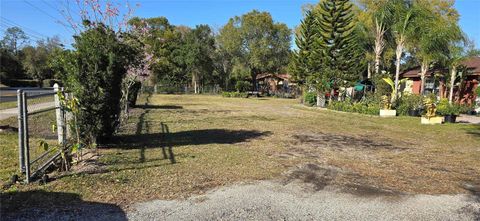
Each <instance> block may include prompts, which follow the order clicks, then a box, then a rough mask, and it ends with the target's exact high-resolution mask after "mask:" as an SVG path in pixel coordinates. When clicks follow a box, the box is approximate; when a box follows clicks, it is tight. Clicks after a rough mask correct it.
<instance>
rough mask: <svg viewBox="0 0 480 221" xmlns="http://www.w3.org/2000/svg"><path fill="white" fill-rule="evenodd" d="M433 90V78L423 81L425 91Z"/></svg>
mask: <svg viewBox="0 0 480 221" xmlns="http://www.w3.org/2000/svg"><path fill="white" fill-rule="evenodd" d="M434 88H435V81H434V80H433V78H427V79H425V89H428V90H433V89H434Z"/></svg>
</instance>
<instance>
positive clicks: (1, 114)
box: [0, 101, 55, 120]
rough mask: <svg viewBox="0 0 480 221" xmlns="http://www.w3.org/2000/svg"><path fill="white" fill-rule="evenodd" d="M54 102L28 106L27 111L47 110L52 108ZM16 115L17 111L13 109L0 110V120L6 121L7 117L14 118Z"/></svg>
mask: <svg viewBox="0 0 480 221" xmlns="http://www.w3.org/2000/svg"><path fill="white" fill-rule="evenodd" d="M54 106H55V102H53V101H52V102H46V103H41V104H33V105H29V106H28V109H29V110H42V109H47V108H50V107H54ZM17 114H18V109H17V108H16V107H15V108H9V109H4V110H0V120H4V119H7V118H9V117H16V116H17Z"/></svg>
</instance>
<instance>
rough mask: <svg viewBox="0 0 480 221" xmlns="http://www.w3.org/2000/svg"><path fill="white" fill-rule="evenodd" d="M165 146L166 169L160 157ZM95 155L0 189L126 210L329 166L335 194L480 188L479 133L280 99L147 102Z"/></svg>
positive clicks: (12, 155)
mask: <svg viewBox="0 0 480 221" xmlns="http://www.w3.org/2000/svg"><path fill="white" fill-rule="evenodd" d="M140 102H144V101H140ZM42 121H44V122H43V123H42ZM47 121H48V120H46V118H45V119H44V118H40V119H37V121H35V122H36V123H37V124H47V123H46V122H47ZM1 123H2V124H5V122H1ZM10 123H12V124H13V123H14V120H12V121H11V122H10ZM167 127H168V132H167V130H166V128H167ZM0 140H1V142H0V150H1V153H0V157H1V160H2V164H1V168H0V178H1V179H2V181H5V180H6V179H7V178H8V177H9V176H10V175H11V173H13V172H14V171H16V167H18V166H17V165H16V160H17V154H18V153H17V150H16V145H14V144H16V133H2V134H1V135H0ZM169 148H171V150H172V152H173V154H174V156H175V161H176V163H175V164H171V162H170V160H169V159H165V158H164V154H163V150H166V153H167V155H168V150H169ZM98 154H99V155H100V156H99V158H98V159H97V160H96V163H95V164H94V165H93V166H94V167H96V168H94V171H95V172H92V173H80V174H78V173H77V174H67V175H64V176H59V177H58V178H57V179H56V180H54V181H52V182H50V183H48V184H46V185H42V186H40V185H38V184H31V185H15V186H13V187H11V188H10V189H9V190H4V191H28V190H38V189H42V190H45V191H55V192H68V193H75V194H79V195H80V196H81V197H82V198H83V199H84V200H91V201H100V202H109V203H116V204H120V205H128V204H131V203H133V202H139V201H145V200H151V199H174V198H179V197H186V196H189V195H191V194H197V193H203V192H205V191H207V190H210V189H212V188H214V187H218V186H223V185H230V184H233V183H238V182H248V181H253V180H262V179H282V177H283V176H284V174H285V173H284V172H286V171H289V170H291V169H292V168H294V167H295V166H296V165H300V164H306V163H311V164H316V165H319V166H321V167H325V168H327V167H328V168H336V171H338V173H336V174H337V175H336V176H335V177H333V178H332V179H331V180H329V181H328V184H332V185H339V186H348V185H368V186H374V187H376V188H380V189H385V190H391V191H399V192H408V193H426V194H440V193H449V194H451V193H464V192H466V191H465V190H464V189H463V188H462V185H463V184H464V183H480V161H479V160H478V159H480V126H479V125H466V124H444V125H429V126H427V125H420V119H419V118H412V117H397V118H389V119H384V118H380V117H377V116H366V115H359V114H350V113H340V112H334V111H329V110H320V109H316V108H309V107H304V106H302V105H300V104H298V101H297V100H288V99H273V98H260V99H256V98H250V99H244V98H222V97H219V96H200V95H197V96H195V95H154V96H152V97H151V98H150V99H149V101H148V105H141V106H140V107H138V108H136V109H134V110H133V111H132V115H131V118H130V120H129V122H128V123H127V124H126V125H124V126H123V127H122V129H121V131H120V133H119V134H118V136H117V137H116V138H115V139H113V142H112V143H111V144H110V145H108V147H103V148H100V149H98ZM4 162H5V163H4ZM90 166H92V165H90ZM80 169H85V168H80Z"/></svg>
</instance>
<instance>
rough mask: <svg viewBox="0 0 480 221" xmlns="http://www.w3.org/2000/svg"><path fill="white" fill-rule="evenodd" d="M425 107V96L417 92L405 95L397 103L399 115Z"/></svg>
mask: <svg viewBox="0 0 480 221" xmlns="http://www.w3.org/2000/svg"><path fill="white" fill-rule="evenodd" d="M422 107H423V96H420V95H416V94H405V95H403V96H402V97H401V98H400V99H399V101H398V105H397V108H396V110H397V113H398V115H408V112H409V111H412V110H420V109H422Z"/></svg>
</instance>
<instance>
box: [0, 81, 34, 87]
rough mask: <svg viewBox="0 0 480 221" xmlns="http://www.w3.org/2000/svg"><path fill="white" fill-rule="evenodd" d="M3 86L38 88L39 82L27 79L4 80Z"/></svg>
mask: <svg viewBox="0 0 480 221" xmlns="http://www.w3.org/2000/svg"><path fill="white" fill-rule="evenodd" d="M2 84H5V85H7V86H10V87H38V86H39V85H38V81H37V80H25V79H4V80H2Z"/></svg>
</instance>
